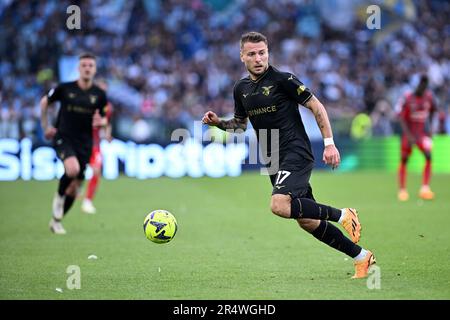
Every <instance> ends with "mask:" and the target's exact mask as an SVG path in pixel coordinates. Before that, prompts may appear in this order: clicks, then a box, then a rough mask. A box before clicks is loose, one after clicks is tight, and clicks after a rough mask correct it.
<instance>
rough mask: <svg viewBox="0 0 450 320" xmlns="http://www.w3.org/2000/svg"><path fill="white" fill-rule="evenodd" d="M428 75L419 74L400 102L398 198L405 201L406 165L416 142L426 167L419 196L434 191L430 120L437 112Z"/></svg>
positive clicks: (423, 196) (431, 195) (421, 196)
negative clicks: (418, 78)
mask: <svg viewBox="0 0 450 320" xmlns="http://www.w3.org/2000/svg"><path fill="white" fill-rule="evenodd" d="M427 87H428V77H427V76H425V75H422V76H421V77H420V81H419V84H418V85H417V87H416V89H415V90H414V92H409V93H406V94H405V96H404V97H402V99H401V100H400V101H399V103H398V105H397V110H398V111H399V121H400V124H401V127H402V131H403V134H402V141H401V162H400V167H399V171H398V179H399V188H400V189H399V191H398V199H399V200H400V201H407V200H408V199H409V194H408V191H407V189H406V165H407V163H408V159H409V156H410V155H411V151H412V148H413V146H414V145H416V146H417V147H418V148H419V150H420V151H422V153H423V154H424V156H425V160H426V161H425V167H424V169H423V177H422V187H421V188H420V191H419V197H420V198H422V199H424V200H432V199H433V198H434V193H433V192H432V191H431V188H430V178H431V147H432V141H431V135H432V129H431V128H432V119H433V115H434V113H435V112H436V106H435V104H434V100H433V96H432V93H431V92H430V91H429V90H427Z"/></svg>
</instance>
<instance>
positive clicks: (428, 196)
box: [419, 186, 434, 200]
mask: <svg viewBox="0 0 450 320" xmlns="http://www.w3.org/2000/svg"><path fill="white" fill-rule="evenodd" d="M419 197H420V198H421V199H423V200H433V199H434V192H433V191H431V189H430V187H429V186H422V188H420V192H419Z"/></svg>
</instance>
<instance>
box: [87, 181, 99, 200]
mask: <svg viewBox="0 0 450 320" xmlns="http://www.w3.org/2000/svg"><path fill="white" fill-rule="evenodd" d="M99 180H100V179H99V177H98V176H96V175H93V176H92V178H91V180H89V183H88V186H87V190H86V198H87V199H89V200H92V199H93V198H94V195H95V191H96V190H97V185H98V183H99Z"/></svg>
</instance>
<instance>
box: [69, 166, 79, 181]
mask: <svg viewBox="0 0 450 320" xmlns="http://www.w3.org/2000/svg"><path fill="white" fill-rule="evenodd" d="M79 174H80V165H79V164H78V163H71V164H69V165H68V166H66V175H67V176H68V177H69V178H71V179H75V178H76V177H78V175H79Z"/></svg>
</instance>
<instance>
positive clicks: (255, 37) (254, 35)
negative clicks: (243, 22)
mask: <svg viewBox="0 0 450 320" xmlns="http://www.w3.org/2000/svg"><path fill="white" fill-rule="evenodd" d="M261 41H262V42H264V43H265V44H266V45H267V46H268V45H269V44H268V41H267V37H266V36H265V35H263V34H262V33H259V32H256V31H250V32H247V33H244V34H243V35H242V36H241V49H242V47H243V46H244V44H245V43H246V42H252V43H257V42H261Z"/></svg>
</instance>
